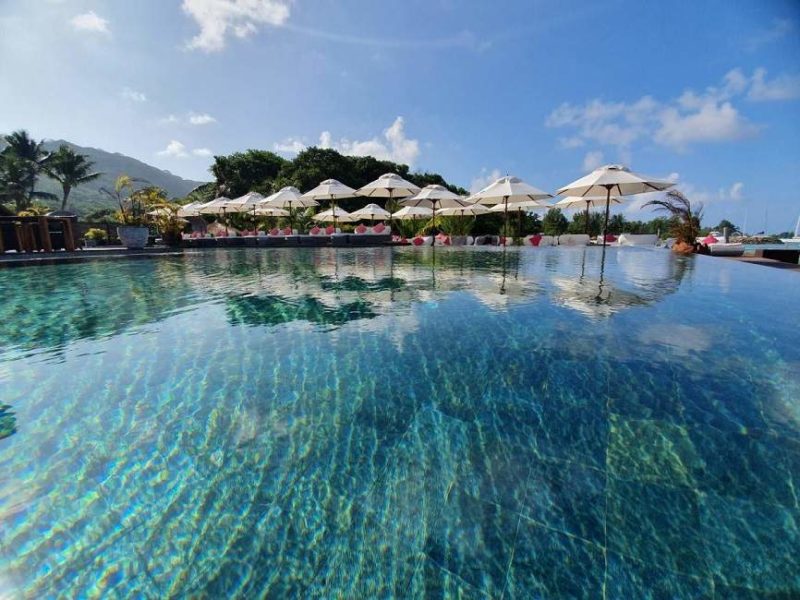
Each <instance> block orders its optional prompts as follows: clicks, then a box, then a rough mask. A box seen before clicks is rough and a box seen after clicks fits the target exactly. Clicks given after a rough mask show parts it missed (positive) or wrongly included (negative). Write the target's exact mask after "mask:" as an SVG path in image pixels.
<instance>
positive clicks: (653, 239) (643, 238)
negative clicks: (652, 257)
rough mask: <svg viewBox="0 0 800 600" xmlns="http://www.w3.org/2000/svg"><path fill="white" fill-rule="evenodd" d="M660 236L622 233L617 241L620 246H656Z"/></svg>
mask: <svg viewBox="0 0 800 600" xmlns="http://www.w3.org/2000/svg"><path fill="white" fill-rule="evenodd" d="M657 243H658V236H657V235H655V234H649V233H648V234H633V233H622V234H620V236H619V239H617V244H618V245H619V246H655V245H656V244H657Z"/></svg>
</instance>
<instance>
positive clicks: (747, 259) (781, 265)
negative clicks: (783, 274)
mask: <svg viewBox="0 0 800 600" xmlns="http://www.w3.org/2000/svg"><path fill="white" fill-rule="evenodd" d="M720 258H725V259H727V260H736V261H739V262H743V263H748V264H751V265H761V266H762V267H772V268H773V269H783V270H785V271H794V272H795V273H800V265H793V264H792V263H786V262H781V261H779V260H775V259H773V258H762V257H760V256H721V257H720Z"/></svg>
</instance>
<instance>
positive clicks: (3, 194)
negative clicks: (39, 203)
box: [0, 152, 55, 213]
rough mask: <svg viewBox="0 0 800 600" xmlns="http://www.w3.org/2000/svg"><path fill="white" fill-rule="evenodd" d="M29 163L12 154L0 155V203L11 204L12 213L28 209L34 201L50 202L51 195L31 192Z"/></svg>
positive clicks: (32, 176) (31, 178) (32, 184)
mask: <svg viewBox="0 0 800 600" xmlns="http://www.w3.org/2000/svg"><path fill="white" fill-rule="evenodd" d="M33 180H35V176H34V175H33V172H32V171H31V169H30V163H29V162H28V161H26V160H24V159H22V158H19V157H18V156H17V155H16V154H14V153H10V152H9V153H5V152H2V153H0V203H6V202H13V203H14V212H15V213H20V212H22V211H24V210H27V209H28V208H30V206H31V204H32V202H33V200H34V199H41V200H52V199H53V198H55V196H54V195H53V194H50V193H48V192H37V191H35V190H33V186H34V183H33Z"/></svg>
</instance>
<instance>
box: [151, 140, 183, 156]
mask: <svg viewBox="0 0 800 600" xmlns="http://www.w3.org/2000/svg"><path fill="white" fill-rule="evenodd" d="M156 154H158V155H159V156H171V157H173V158H185V157H187V156H189V153H188V152H186V146H185V145H184V144H182V143H181V142H179V141H178V140H171V141H170V142H169V144H167V147H166V148H164V149H163V150H159V151H158V152H156Z"/></svg>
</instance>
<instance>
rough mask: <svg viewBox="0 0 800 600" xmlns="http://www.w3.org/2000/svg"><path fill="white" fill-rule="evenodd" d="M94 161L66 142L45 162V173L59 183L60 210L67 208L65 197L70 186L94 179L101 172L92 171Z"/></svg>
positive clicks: (67, 195) (70, 189) (70, 188)
mask: <svg viewBox="0 0 800 600" xmlns="http://www.w3.org/2000/svg"><path fill="white" fill-rule="evenodd" d="M92 167H94V163H93V162H92V161H90V160H88V157H87V156H85V155H83V154H78V153H77V152H75V151H74V150H73V149H72V148H70V147H69V146H67V145H66V144H61V146H59V147H58V150H57V151H56V152H54V153H53V154H52V155H51V157H50V160H49V161H48V164H47V174H48V175H49V176H50V177H52V178H53V179H55V180H56V181H58V182H59V183H60V184H61V189H62V190H63V196H62V198H61V210H64V209H66V208H67V199H68V198H69V193H70V192H71V191H72V188H74V187H76V186H79V185H81V184H82V183H88V182H90V181H94V180H95V179H97V178H98V177H100V175H102V173H93V172H92Z"/></svg>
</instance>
